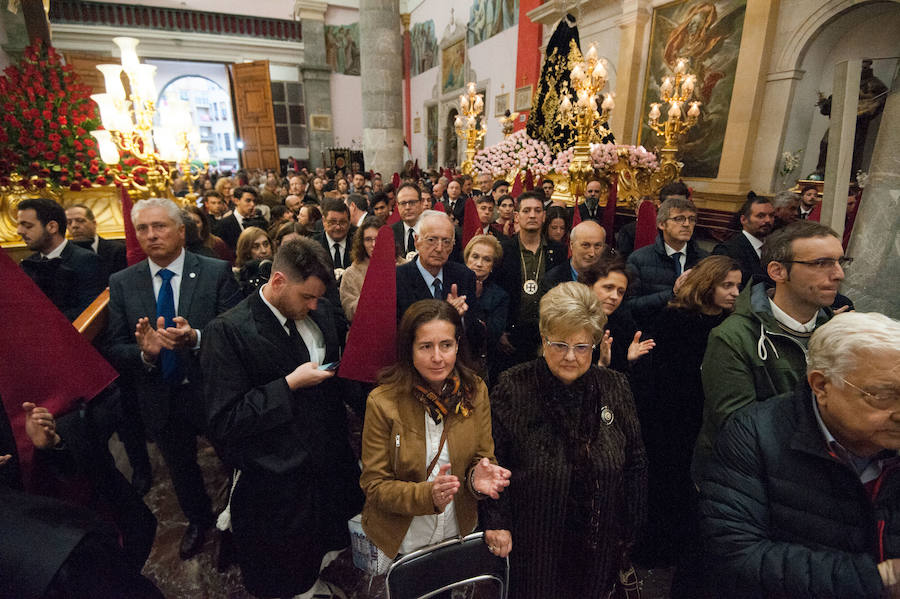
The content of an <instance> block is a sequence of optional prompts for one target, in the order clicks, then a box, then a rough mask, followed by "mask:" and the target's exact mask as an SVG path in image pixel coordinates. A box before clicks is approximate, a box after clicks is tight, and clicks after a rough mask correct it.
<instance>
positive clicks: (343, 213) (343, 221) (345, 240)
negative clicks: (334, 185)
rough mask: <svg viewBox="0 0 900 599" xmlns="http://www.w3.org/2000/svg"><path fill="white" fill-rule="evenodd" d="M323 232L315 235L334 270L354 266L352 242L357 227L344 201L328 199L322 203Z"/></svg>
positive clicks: (314, 237)
mask: <svg viewBox="0 0 900 599" xmlns="http://www.w3.org/2000/svg"><path fill="white" fill-rule="evenodd" d="M322 227H323V230H322V231H321V232H319V233H316V234H315V235H313V239H314V240H315V241H318V242H319V245H321V246H322V247H323V248H324V249H325V252H326V253H327V254H328V262H329V265H330V266H331V268H332V269H336V268H347V267H349V266H350V264H352V262H353V260H352V259H351V258H350V242H351V240H352V239H353V234H354V233H356V227H354V226H353V225H351V224H350V209H349V208H347V204H345V203H344V201H343V200H341V199H338V198H328V199H326V200H325V201H324V202H322Z"/></svg>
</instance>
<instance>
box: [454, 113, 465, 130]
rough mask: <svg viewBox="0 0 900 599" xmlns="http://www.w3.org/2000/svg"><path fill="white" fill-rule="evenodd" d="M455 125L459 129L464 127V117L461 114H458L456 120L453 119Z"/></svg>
mask: <svg viewBox="0 0 900 599" xmlns="http://www.w3.org/2000/svg"><path fill="white" fill-rule="evenodd" d="M453 126H454V127H456V128H457V129H462V126H463V122H462V117H461V116H460V115H456V120H455V121H453Z"/></svg>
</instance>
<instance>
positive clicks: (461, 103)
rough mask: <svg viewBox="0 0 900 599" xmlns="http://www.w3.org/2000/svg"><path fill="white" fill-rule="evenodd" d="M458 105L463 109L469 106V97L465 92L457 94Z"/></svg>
mask: <svg viewBox="0 0 900 599" xmlns="http://www.w3.org/2000/svg"><path fill="white" fill-rule="evenodd" d="M459 107H460V108H462V109H463V110H465V109H466V108H468V107H469V98H468V97H467V96H466V95H465V94H460V96H459Z"/></svg>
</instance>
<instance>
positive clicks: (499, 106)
mask: <svg viewBox="0 0 900 599" xmlns="http://www.w3.org/2000/svg"><path fill="white" fill-rule="evenodd" d="M507 110H509V93H505V94H497V95H496V96H494V116H503V115H504V114H506V111H507Z"/></svg>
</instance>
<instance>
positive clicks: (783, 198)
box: [772, 191, 800, 208]
mask: <svg viewBox="0 0 900 599" xmlns="http://www.w3.org/2000/svg"><path fill="white" fill-rule="evenodd" d="M799 201H800V196H798V195H797V194H796V193H794V192H793V191H779V192H778V193H777V194H775V197H774V198H772V205H773V206H775V207H776V208H787V207H788V206H790V205H791V204H793V203H794V202H799Z"/></svg>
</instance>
